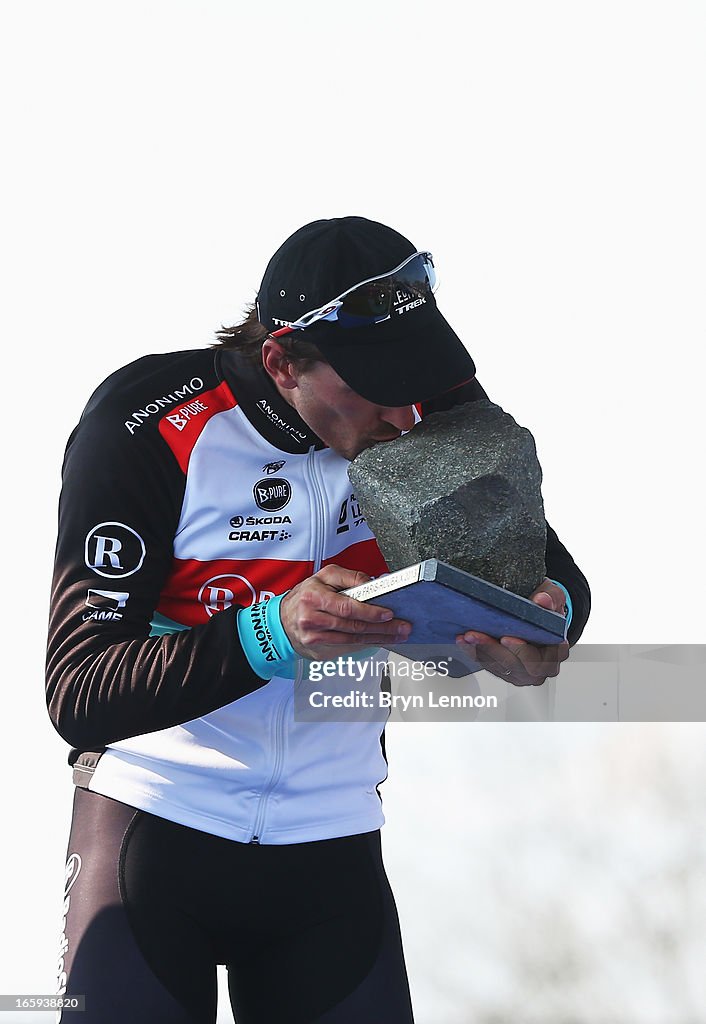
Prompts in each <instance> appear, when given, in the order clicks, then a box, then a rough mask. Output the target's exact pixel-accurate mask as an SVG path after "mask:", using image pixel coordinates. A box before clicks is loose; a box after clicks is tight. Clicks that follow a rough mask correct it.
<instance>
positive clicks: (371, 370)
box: [303, 305, 476, 406]
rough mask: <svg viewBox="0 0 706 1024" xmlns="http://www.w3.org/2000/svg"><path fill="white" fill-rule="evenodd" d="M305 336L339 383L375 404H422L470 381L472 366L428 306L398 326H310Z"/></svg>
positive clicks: (434, 309) (455, 337)
mask: <svg viewBox="0 0 706 1024" xmlns="http://www.w3.org/2000/svg"><path fill="white" fill-rule="evenodd" d="M303 333H306V334H307V335H308V336H309V337H308V339H307V340H311V341H312V342H314V344H315V345H316V347H317V348H318V349H319V350H320V352H321V354H322V355H323V356H324V358H325V359H326V360H327V361H328V362H329V363H330V364H331V366H332V367H333V369H334V370H335V371H336V373H337V374H338V375H339V377H342V378H343V380H344V381H345V382H346V384H348V386H349V387H351V388H352V389H353V390H354V391H356V392H357V393H358V394H359V395H362V397H363V398H366V399H367V400H368V401H369V402H374V403H375V404H376V405H385V406H405V405H414V404H415V403H417V402H424V401H426V400H428V399H431V398H436V397H437V396H439V395H443V394H445V392H447V391H451V390H452V389H453V388H456V387H459V385H461V384H463V383H465V382H466V381H468V380H471V379H472V378H473V377H474V376H475V372H476V367H475V364H474V362H473V360H472V359H471V356H470V355H469V353H468V352H467V351H466V348H465V346H464V345H463V343H462V342H461V339H460V338H459V337H458V335H457V334H456V332H455V331H454V330H453V329H452V328H451V327H450V326H449V324H448V323H447V322H446V320H445V319H444V317H443V316H442V315H441V313H440V312H439V310H438V308H437V307H436V306H435V305H434V306H432V307H431V308H430V309H428V310H415V311H414V312H413V315H411V316H409V317H408V318H404V320H403V319H402V318H400V322H395V321H385V322H384V323H381V324H376V325H375V326H373V327H363V328H359V327H352V328H344V327H339V326H338V325H336V324H330V323H321V324H315V325H312V328H311V329H308V330H307V331H306V332H303Z"/></svg>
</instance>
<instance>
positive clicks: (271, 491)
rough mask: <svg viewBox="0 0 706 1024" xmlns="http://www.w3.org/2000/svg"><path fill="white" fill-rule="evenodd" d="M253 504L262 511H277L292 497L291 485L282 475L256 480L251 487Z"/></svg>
mask: <svg viewBox="0 0 706 1024" xmlns="http://www.w3.org/2000/svg"><path fill="white" fill-rule="evenodd" d="M252 493H253V497H254V498H255V504H256V505H257V507H258V508H261V509H262V510H263V511H264V512H279V511H280V509H283V508H284V507H285V505H288V504H289V502H290V499H291V497H292V485H291V484H290V482H289V480H285V479H284V478H283V477H279V476H274V477H272V478H271V479H270V480H268V479H262V480H258V482H257V483H256V484H255V486H254V487H253V489H252Z"/></svg>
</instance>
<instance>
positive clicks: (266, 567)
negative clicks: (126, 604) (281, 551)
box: [157, 558, 314, 626]
mask: <svg viewBox="0 0 706 1024" xmlns="http://www.w3.org/2000/svg"><path fill="white" fill-rule="evenodd" d="M313 571H314V564H313V562H286V561H281V560H279V559H276V558H253V559H235V558H221V559H214V560H213V561H209V562H201V561H198V560H197V559H191V558H190V559H178V558H175V559H174V562H173V563H172V571H171V573H170V574H169V576H168V578H167V580H166V582H165V584H164V588H163V589H162V593H161V595H160V598H159V603H158V605H157V611H158V612H160V613H161V614H162V615H166V616H167V618H169V619H173V620H174V621H175V622H181V623H182V625H184V626H198V625H199V624H200V623H202V622H208V620H209V619H210V618H211V616H212V615H216V614H217V613H218V612H222V611H225V610H226V608H230V606H231V605H233V604H236V605H242V606H243V607H244V608H248V607H249V606H250V605H251V604H255V602H256V601H264V600H266V599H267V598H270V597H275V595H276V594H283V593H284V591H285V590H289V589H290V588H291V587H294V586H296V584H297V583H301V581H302V580H305V579H308V577H309V576H311V575H312V573H313Z"/></svg>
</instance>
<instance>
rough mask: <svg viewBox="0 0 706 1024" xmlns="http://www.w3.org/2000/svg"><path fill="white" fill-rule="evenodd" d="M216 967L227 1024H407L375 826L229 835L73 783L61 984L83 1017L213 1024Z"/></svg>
mask: <svg viewBox="0 0 706 1024" xmlns="http://www.w3.org/2000/svg"><path fill="white" fill-rule="evenodd" d="M218 964H225V966H226V967H227V970H228V990H229V995H230V1000H231V1005H232V1007H233V1014H234V1016H235V1020H236V1022H237V1024H313V1022H317V1024H363V1022H365V1024H410V1022H411V1021H412V1020H413V1017H412V1008H411V1003H410V997H409V987H408V983H407V974H406V970H405V965H404V958H403V954H402V943H401V940H400V930H399V923H398V919H397V911H396V908H395V903H394V899H393V896H392V892H391V890H390V886H389V883H388V881H387V877H386V875H385V870H384V868H383V864H382V858H381V851H380V834H379V832H368V833H364V834H362V835H355V836H346V837H345V838H342V839H327V840H323V841H320V842H312V843H297V844H293V845H289V846H259V845H257V844H245V843H237V842H234V841H232V840H229V839H222V838H220V837H219V836H213V835H209V834H208V833H206V832H199V831H197V830H195V829H191V828H187V827H185V826H184V825H177V824H175V823H173V822H171V821H167V820H165V819H163V818H158V817H155V816H154V815H152V814H148V813H146V812H145V811H140V810H136V809H135V808H134V807H129V806H128V805H126V804H123V803H119V802H118V801H117V800H112V799H109V798H108V797H104V796H101V795H99V794H97V793H92V792H90V791H89V790H86V789H81V788H77V789H76V794H75V797H74V814H73V822H72V827H71V836H70V839H69V846H68V859H67V881H66V889H65V899H64V921H63V928H62V936H61V950H60V961H59V976H60V980H59V988H60V990H61V989H65V991H66V993H67V995H84V996H85V998H86V1012H85V1013H81V1014H78V1015H77V1016H80V1017H81V1021H80V1024H127V1022H129V1024H148V1022H149V1024H194V1022H198V1024H207V1022H208V1024H213V1022H215V1020H216V1002H217V990H216V967H217V965H218ZM73 1018H74V1015H73V1014H70V1013H68V1012H65V1013H64V1015H63V1024H67V1022H71V1021H73Z"/></svg>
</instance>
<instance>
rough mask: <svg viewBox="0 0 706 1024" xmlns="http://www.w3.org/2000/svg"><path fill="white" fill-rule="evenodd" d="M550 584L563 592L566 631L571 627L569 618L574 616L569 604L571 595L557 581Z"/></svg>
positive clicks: (571, 606)
mask: <svg viewBox="0 0 706 1024" xmlns="http://www.w3.org/2000/svg"><path fill="white" fill-rule="evenodd" d="M551 582H552V583H554V584H555V586H557V587H559V589H560V590H563V591H564V601H565V603H566V628H567V629H568V628H569V626H570V625H571V616H572V615H573V614H574V608H573V605H572V604H571V595H570V594H569V591H568V590H567V589H566V587H565V586H564V584H563V583H560V582H559V580H551Z"/></svg>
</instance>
